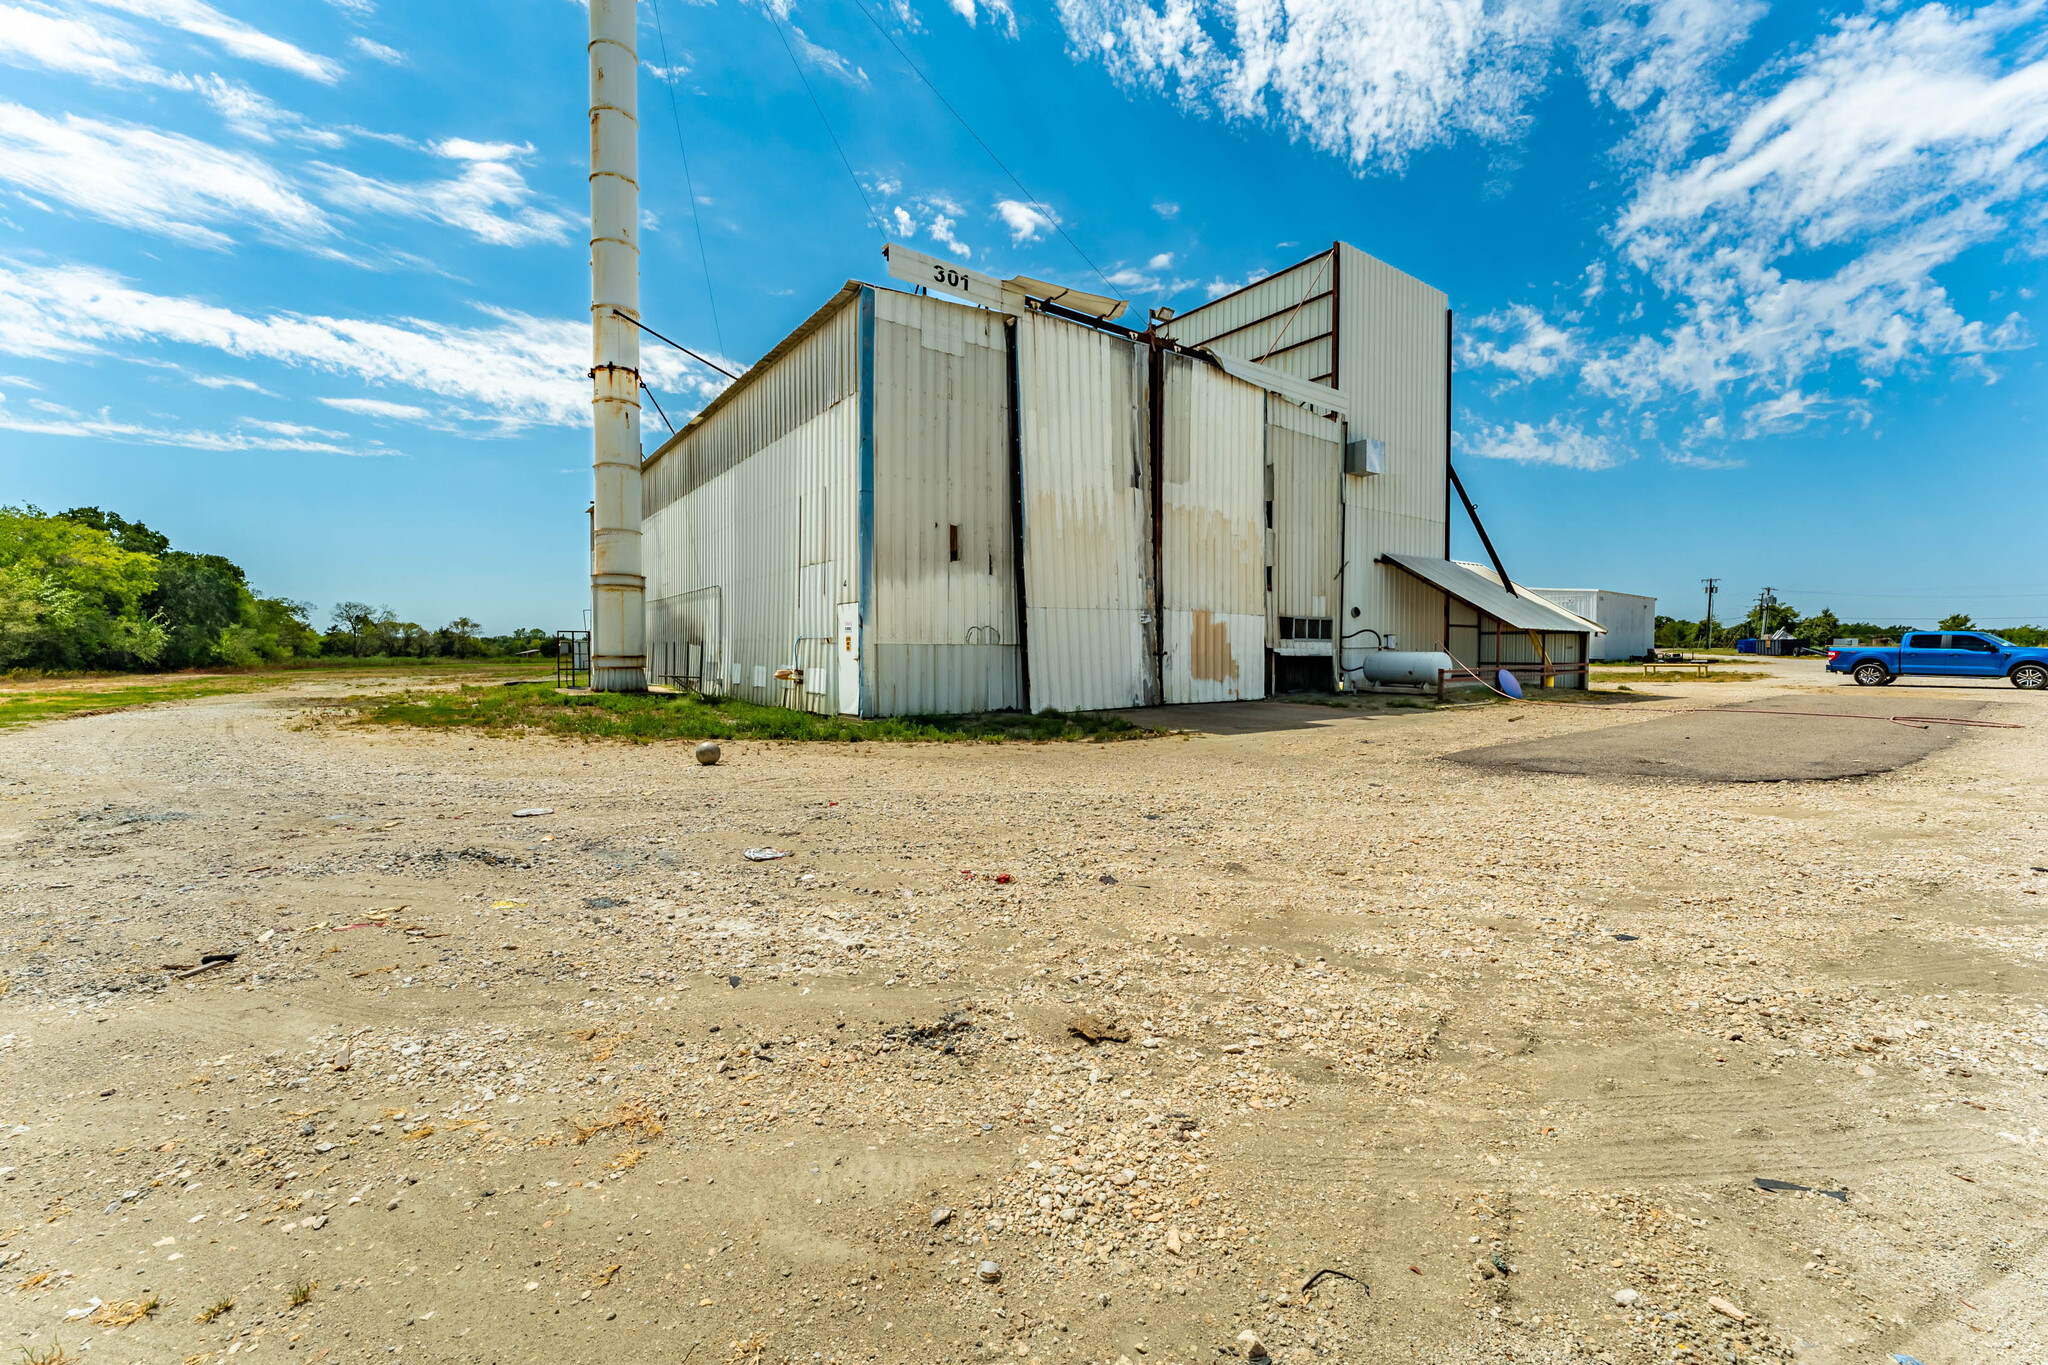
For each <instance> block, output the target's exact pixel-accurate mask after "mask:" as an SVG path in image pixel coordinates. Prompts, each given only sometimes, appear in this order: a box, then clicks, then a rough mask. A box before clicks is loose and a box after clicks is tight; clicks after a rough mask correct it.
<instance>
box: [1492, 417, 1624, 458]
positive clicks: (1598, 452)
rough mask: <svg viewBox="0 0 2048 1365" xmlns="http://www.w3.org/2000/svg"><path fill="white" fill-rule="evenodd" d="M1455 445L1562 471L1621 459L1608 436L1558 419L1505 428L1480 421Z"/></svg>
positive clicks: (1510, 424) (1514, 424)
mask: <svg viewBox="0 0 2048 1365" xmlns="http://www.w3.org/2000/svg"><path fill="white" fill-rule="evenodd" d="M1457 443H1458V447H1459V448H1460V449H1461V450H1464V451H1466V452H1467V453H1469V454H1472V455H1477V456H1480V457H1481V458H1483V459H1488V460H1513V461H1515V462H1516V463H1518V464H1546V465H1556V466H1559V467H1560V468H1564V469H1587V470H1593V469H1612V468H1613V467H1614V466H1615V465H1617V464H1620V463H1621V460H1622V457H1621V456H1620V455H1619V454H1617V453H1616V451H1615V450H1614V447H1613V445H1612V443H1611V442H1610V441H1609V440H1608V438H1607V437H1605V436H1599V435H1595V434H1594V433H1592V432H1589V431H1587V430H1585V429H1584V428H1583V427H1581V426H1579V425H1578V424H1577V423H1575V422H1566V421H1564V420H1563V419H1561V418H1557V417H1553V418H1551V419H1550V420H1549V421H1547V422H1545V423H1544V424H1543V425H1542V426H1540V427H1538V426H1531V425H1529V424H1528V423H1527V422H1513V423H1509V424H1507V425H1504V426H1494V425H1492V424H1490V423H1485V422H1482V423H1480V424H1479V426H1478V428H1477V430H1476V431H1474V432H1473V433H1472V434H1470V435H1468V434H1466V433H1465V432H1463V431H1460V432H1459V433H1458V440H1457Z"/></svg>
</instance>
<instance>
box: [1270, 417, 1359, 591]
mask: <svg viewBox="0 0 2048 1365" xmlns="http://www.w3.org/2000/svg"><path fill="white" fill-rule="evenodd" d="M1266 459H1267V462H1268V463H1269V464H1271V465H1272V467H1273V545H1274V554H1273V611H1274V614H1275V615H1277V616H1306V617H1318V618H1329V617H1334V616H1336V615H1337V605H1338V604H1337V569H1338V565H1339V563H1340V561H1341V559H1342V554H1341V550H1342V547H1341V546H1340V545H1339V544H1338V521H1339V516H1338V512H1339V508H1340V506H1341V502H1342V497H1343V483H1342V481H1343V473H1344V447H1343V427H1342V426H1341V425H1340V424H1339V423H1337V422H1335V421H1333V420H1331V419H1330V418H1327V417H1318V416H1316V415H1315V414H1314V413H1311V412H1309V411H1307V410H1306V409H1303V408H1298V407H1296V406H1295V405H1294V404H1292V403H1289V402H1287V401H1286V400H1285V399H1282V398H1270V399H1268V400H1267V402H1266Z"/></svg>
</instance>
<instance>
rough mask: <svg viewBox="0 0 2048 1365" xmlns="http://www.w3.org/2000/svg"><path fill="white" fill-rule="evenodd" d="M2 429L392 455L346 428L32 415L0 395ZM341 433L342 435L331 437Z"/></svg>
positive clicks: (206, 446) (215, 447)
mask: <svg viewBox="0 0 2048 1365" xmlns="http://www.w3.org/2000/svg"><path fill="white" fill-rule="evenodd" d="M0 431H18V432H22V433H24V434H32V435H38V436H76V437H85V438H89V439H92V440H98V441H119V442H123V443H127V444H134V445H152V446H173V447H177V448H180V449H184V450H203V451H211V452H232V451H250V450H276V451H288V452H298V453H302V454H310V455H351V456H363V455H396V454H398V453H399V452H397V451H395V450H390V449H388V448H386V447H384V446H383V445H382V444H381V443H379V442H375V441H371V442H349V440H348V437H347V434H346V433H344V432H332V433H329V432H323V431H320V430H319V429H318V428H301V427H295V426H292V425H291V424H289V423H273V422H261V421H256V420H253V419H244V421H243V422H242V423H240V424H238V425H236V426H233V427H230V428H229V429H227V430H225V431H223V430H219V429H216V428H209V427H174V426H163V425H151V424H149V423H146V422H129V421H123V420H121V419H119V418H117V417H115V416H114V415H113V412H112V409H110V408H101V409H100V410H99V411H98V412H96V413H69V412H58V413H44V414H43V415H40V416H33V415H30V414H27V413H22V412H19V411H16V410H14V409H12V408H10V407H8V405H7V402H6V399H5V397H4V395H0ZM336 437H339V438H340V439H339V440H337V439H334V438H336Z"/></svg>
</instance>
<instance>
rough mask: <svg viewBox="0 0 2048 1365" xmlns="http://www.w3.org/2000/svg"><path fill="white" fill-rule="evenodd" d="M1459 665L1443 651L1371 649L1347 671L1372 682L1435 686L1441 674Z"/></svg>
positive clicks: (1346, 669)
mask: <svg viewBox="0 0 2048 1365" xmlns="http://www.w3.org/2000/svg"><path fill="white" fill-rule="evenodd" d="M1457 666H1458V665H1457V664H1456V663H1454V662H1453V661H1452V659H1451V656H1450V655H1448V654H1445V653H1444V652H1443V651H1441V650H1434V651H1432V650H1424V649H1368V650H1366V651H1365V653H1364V654H1362V655H1361V656H1360V657H1359V660H1358V662H1357V663H1356V664H1353V665H1350V666H1348V667H1346V668H1345V670H1344V671H1345V672H1346V673H1349V674H1351V675H1352V676H1354V677H1359V678H1364V679H1367V680H1368V681H1370V682H1376V683H1408V684H1411V685H1421V686H1428V687H1435V686H1436V680H1437V675H1438V674H1439V673H1442V672H1448V671H1449V670H1451V669H1454V668H1456V667H1457Z"/></svg>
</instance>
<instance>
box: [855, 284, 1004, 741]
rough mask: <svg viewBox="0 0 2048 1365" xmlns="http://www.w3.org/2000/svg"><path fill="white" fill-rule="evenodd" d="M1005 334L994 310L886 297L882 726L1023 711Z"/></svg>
mask: <svg viewBox="0 0 2048 1365" xmlns="http://www.w3.org/2000/svg"><path fill="white" fill-rule="evenodd" d="M1003 323H1004V318H1003V315H1001V314H999V313H992V312H989V311H987V310H986V309H980V308H971V307H966V306H964V305H961V304H956V303H950V302H946V301H944V300H940V299H933V298H923V297H918V296H915V295H910V294H899V293H894V292H890V291H877V292H876V294H875V323H874V400H873V401H874V448H875V454H874V506H875V515H874V543H873V546H872V552H873V555H874V597H873V600H872V601H871V603H870V609H869V614H868V620H867V634H868V649H869V660H870V667H871V680H870V686H871V689H872V691H873V694H874V696H873V709H874V714H878V715H901V714H907V713H944V714H955V713H960V712H967V711H987V710H997V709H1004V708H1009V707H1015V706H1019V705H1021V704H1022V701H1023V698H1022V697H1021V696H1020V669H1019V660H1018V648H1017V641H1018V631H1017V584H1016V577H1015V565H1014V559H1015V549H1014V547H1015V544H1016V537H1015V534H1014V530H1013V527H1012V525H1011V498H1010V454H1009V449H1010V448H1009V436H1010V425H1009V424H1010V413H1009V375H1008V368H1007V366H1008V360H1007V355H1006V348H1007V345H1008V342H1007V338H1006V334H1005V330H1004V325H1003ZM956 553H957V558H956V557H955V555H956Z"/></svg>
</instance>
